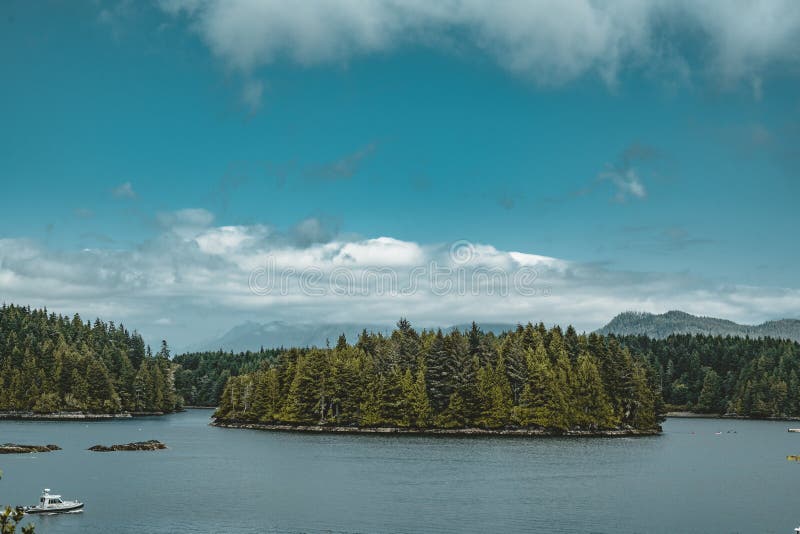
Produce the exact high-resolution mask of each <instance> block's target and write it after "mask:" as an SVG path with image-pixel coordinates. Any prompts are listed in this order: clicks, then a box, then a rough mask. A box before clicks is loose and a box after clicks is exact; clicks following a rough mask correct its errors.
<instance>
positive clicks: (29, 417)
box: [0, 412, 178, 421]
mask: <svg viewBox="0 0 800 534" xmlns="http://www.w3.org/2000/svg"><path fill="white" fill-rule="evenodd" d="M170 413H178V412H120V413H86V412H55V413H33V412H0V421H115V420H122V419H133V418H135V417H160V416H162V415H169V414H170Z"/></svg>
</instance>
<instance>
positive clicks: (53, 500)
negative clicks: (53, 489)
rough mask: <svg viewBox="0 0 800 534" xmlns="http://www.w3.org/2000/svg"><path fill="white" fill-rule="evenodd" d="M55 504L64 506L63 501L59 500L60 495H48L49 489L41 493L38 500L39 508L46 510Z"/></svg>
mask: <svg viewBox="0 0 800 534" xmlns="http://www.w3.org/2000/svg"><path fill="white" fill-rule="evenodd" d="M57 504H64V501H62V500H61V495H50V490H49V489H46V490H44V491H43V492H42V496H41V497H40V498H39V506H41V507H43V508H46V507H47V506H52V505H57Z"/></svg>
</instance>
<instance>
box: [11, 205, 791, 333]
mask: <svg viewBox="0 0 800 534" xmlns="http://www.w3.org/2000/svg"><path fill="white" fill-rule="evenodd" d="M213 219H214V217H213V214H211V213H210V212H207V211H205V210H200V209H193V210H181V211H178V212H174V213H169V214H161V216H160V221H161V223H162V228H163V229H162V231H161V233H160V234H159V235H158V236H156V237H155V238H153V239H151V240H148V241H145V242H142V243H139V244H138V245H136V246H135V247H133V248H131V249H127V250H124V249H123V250H120V249H115V248H96V249H84V250H74V251H69V250H67V251H63V250H53V249H49V248H47V247H45V246H44V245H42V244H40V243H37V242H35V241H31V240H26V239H0V295H2V299H3V300H4V301H6V302H16V303H21V304H30V305H32V306H47V307H48V309H50V310H52V311H57V312H64V313H73V312H80V313H81V314H82V315H84V316H86V317H88V318H91V317H94V316H96V315H99V316H101V317H103V318H105V319H110V320H115V321H118V322H119V321H123V322H124V323H125V324H126V326H128V327H129V328H135V327H139V328H143V329H144V331H143V333H144V334H145V336H146V337H147V338H148V339H150V340H153V341H157V340H159V339H161V338H166V339H168V340H170V341H171V342H172V343H173V344H175V345H177V346H179V347H180V346H186V345H188V344H190V343H192V342H194V341H196V340H197V339H199V338H207V337H209V335H211V334H213V333H215V332H219V331H221V330H224V329H226V328H228V327H230V326H233V325H234V324H237V323H240V322H243V321H245V320H260V321H261V320H273V319H282V320H286V321H302V322H309V321H316V322H321V323H326V322H338V321H346V322H364V323H369V324H375V323H378V322H383V323H386V324H391V323H393V322H394V321H395V320H396V319H397V318H398V317H400V316H408V317H409V318H411V319H412V320H413V321H414V322H415V323H416V324H419V325H447V324H454V323H459V322H464V321H469V320H472V319H475V320H481V321H509V322H517V321H529V320H532V321H538V320H543V321H545V322H548V323H551V322H552V323H562V324H567V323H573V324H575V325H576V326H577V327H578V328H579V329H594V328H597V327H599V326H601V325H602V324H604V323H605V322H607V321H608V320H609V319H610V318H611V317H613V316H614V315H615V314H617V313H619V312H621V311H625V310H643V311H650V312H664V311H667V310H670V309H683V310H685V311H688V312H690V313H695V314H701V315H715V316H722V317H725V318H730V319H733V320H736V321H740V322H759V321H762V320H766V319H772V318H779V317H785V316H789V317H792V316H794V317H796V316H798V315H800V289H798V288H776V287H752V286H743V285H725V286H723V285H719V284H717V283H715V282H714V281H711V280H707V279H703V278H699V277H695V276H691V275H688V274H685V273H647V272H634V271H620V270H612V269H608V268H604V267H601V266H597V265H591V264H582V263H578V262H573V261H569V260H565V259H559V258H552V257H547V256H542V255H537V254H531V253H527V252H520V251H504V250H501V249H498V248H496V247H494V246H491V245H489V244H480V243H475V244H470V243H466V242H459V243H458V245H459V248H458V250H456V251H454V247H453V246H452V245H451V244H447V243H445V244H441V243H440V244H437V243H429V244H422V243H415V242H411V241H404V240H400V239H395V238H391V237H377V238H368V239H362V238H352V239H349V238H342V237H336V238H333V239H331V240H328V241H326V242H316V243H306V244H298V243H296V242H295V241H293V240H292V239H291V238H290V237H288V236H287V235H285V234H280V233H278V232H275V231H274V230H272V229H271V228H270V227H267V226H264V225H251V226H214V225H213ZM267 266H270V267H271V268H273V269H274V270H273V271H271V272H272V274H273V279H272V282H273V285H272V288H271V290H270V291H267V292H265V291H258V290H259V289H263V288H264V287H266V285H265V284H264V283H263V282H264V280H261V279H256V280H255V282H258V284H261V285H258V284H256V285H254V279H253V275H254V273H259V272H263V270H264V269H265V267H267ZM309 268H311V269H312V270H313V273H316V274H317V275H319V276H320V279H319V280H318V281H317V283H316V286H315V287H318V288H321V289H322V293H321V294H312V293H310V292H308V291H304V290H303V288H302V287H301V282H300V279H301V277H302V276H304V273H311V272H312V271H308V270H307V269H309ZM420 269H422V271H421V272H419V270H420ZM436 269H438V270H439V271H440V272H442V273H445V275H444V276H443V277H441V278H439V279H437V280H434V279H432V278H431V276H430V275H431V273H432V272H433V271H434V270H436ZM448 269H449V271H448ZM459 269H461V270H459ZM259 270H261V271H259ZM415 270H416V271H418V273H417V278H414V276H415V275H414V272H415ZM281 271H282V272H283V274H284V276H281ZM286 273H290V274H288V275H287V274H286ZM448 273H449V274H448ZM460 273H463V280H465V281H466V285H465V286H464V287H460V286H459V284H460V283H461V280H462V278H461V276H462V275H461V274H460ZM526 274H528V275H532V276H530V277H529V278H528V279H527V281H523V282H524V283H523V284H522V285H515V284H517V282H518V280H517V278H519V277H520V275H526ZM500 275H506V276H507V278H505V282H504V280H503V279H498V278H497V277H498V276H500ZM337 276H338V277H339V278H338V282H339V283H340V284H338V285H336V284H333V285H332V282H333V281H335V280H337V278H336V277H337ZM515 277H516V278H515ZM281 280H285V281H286V285H285V287H282V286H281V284H280V282H281ZM412 280H415V283H416V286H413V287H415V289H414V290H413V291H404V290H405V289H406V288H410V287H412V286H411V285H410V282H411V281H412ZM342 282H347V284H350V285H348V286H347V288H348V289H349V292H344V293H342V292H336V291H334V288H336V287H341V283H342ZM387 283H388V284H391V283H395V284H397V285H396V286H394V289H395V290H396V291H390V290H391V289H392V287H386V286H384V287H383V289H384V291H383V292H382V293H380V292H379V291H378V289H379V288H380V285H381V284H387ZM504 283H505V286H504V285H503V284H504ZM504 287H505V288H506V289H507V294H503V288H504ZM490 288H493V289H494V292H491V291H489V289H490ZM520 288H522V289H524V290H525V291H522V290H520ZM254 289H255V291H254ZM529 289H532V290H533V292H526V291H527V290H529ZM165 318H169V319H165ZM168 321H169V322H168ZM170 323H171V324H170Z"/></svg>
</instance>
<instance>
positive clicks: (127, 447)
mask: <svg viewBox="0 0 800 534" xmlns="http://www.w3.org/2000/svg"><path fill="white" fill-rule="evenodd" d="M166 448H167V446H166V445H164V444H163V443H161V442H160V441H158V440H156V439H151V440H148V441H134V442H132V443H123V444H117V445H94V446H92V447H89V449H88V450H90V451H93V452H116V451H158V450H163V449H166Z"/></svg>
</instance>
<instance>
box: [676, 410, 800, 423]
mask: <svg viewBox="0 0 800 534" xmlns="http://www.w3.org/2000/svg"><path fill="white" fill-rule="evenodd" d="M664 415H666V416H667V417H676V418H685V419H751V420H760V421H800V417H792V416H782V417H749V416H745V415H738V414H735V413H726V414H722V415H720V414H715V413H698V412H685V411H681V412H667V413H666V414H664Z"/></svg>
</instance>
